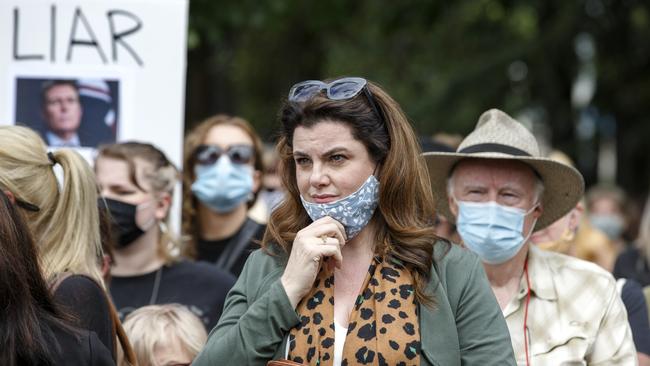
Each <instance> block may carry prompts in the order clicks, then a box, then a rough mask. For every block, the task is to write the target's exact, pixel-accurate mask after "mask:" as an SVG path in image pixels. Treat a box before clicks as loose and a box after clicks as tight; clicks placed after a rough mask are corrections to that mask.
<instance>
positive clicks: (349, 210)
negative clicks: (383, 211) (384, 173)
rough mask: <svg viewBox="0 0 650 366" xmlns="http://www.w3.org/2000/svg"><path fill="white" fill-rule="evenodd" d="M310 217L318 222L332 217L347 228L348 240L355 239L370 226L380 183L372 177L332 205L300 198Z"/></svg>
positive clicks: (377, 199) (331, 203) (377, 201)
mask: <svg viewBox="0 0 650 366" xmlns="http://www.w3.org/2000/svg"><path fill="white" fill-rule="evenodd" d="M300 200H301V201H302V206H303V207H304V208H305V210H306V211H307V214H308V215H309V217H311V219H312V220H314V221H316V220H318V219H320V218H321V217H325V216H330V217H331V218H333V219H334V220H336V221H338V222H340V223H341V224H342V225H343V226H344V227H345V234H346V235H347V237H348V240H350V239H352V238H354V237H355V236H356V235H357V234H359V232H360V231H361V230H362V229H363V228H364V227H366V225H368V222H369V221H370V219H371V218H372V215H373V214H374V213H375V209H376V208H377V204H378V203H379V181H378V180H377V178H375V176H374V175H371V176H369V177H368V179H366V181H365V182H364V183H363V184H362V185H361V187H359V189H357V190H356V192H354V193H352V194H351V195H349V196H347V197H345V198H341V199H340V200H337V201H334V202H330V203H313V202H307V201H305V199H304V198H302V196H301V197H300Z"/></svg>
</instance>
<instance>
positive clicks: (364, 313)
mask: <svg viewBox="0 0 650 366" xmlns="http://www.w3.org/2000/svg"><path fill="white" fill-rule="evenodd" d="M328 267H329V266H325V265H324V266H322V267H321V269H320V271H319V273H318V276H317V278H316V281H315V282H314V286H313V288H312V290H311V291H310V292H309V293H308V294H307V295H306V296H305V297H304V298H303V300H302V302H301V303H300V304H299V305H298V308H297V309H296V311H297V312H298V314H299V315H300V320H301V322H300V324H299V325H298V326H297V327H295V328H293V329H292V330H291V331H290V333H289V360H292V361H295V362H298V363H302V364H306V365H318V366H330V365H333V362H334V273H333V272H332V271H329V270H328V269H327V268H328ZM413 283H414V282H413V276H412V274H411V272H410V270H408V269H407V268H405V266H404V265H403V264H402V263H401V262H399V261H397V260H395V259H391V260H388V261H384V260H383V258H382V257H379V256H376V257H375V258H374V259H373V262H372V263H371V264H370V267H369V268H368V274H367V275H366V278H365V280H364V283H363V286H362V287H361V288H362V290H361V293H360V294H359V296H358V298H357V301H356V303H355V305H354V308H353V310H352V313H351V314H350V323H349V324H348V332H347V337H346V339H345V344H344V346H343V357H342V361H341V365H342V366H345V365H399V366H407V365H419V364H420V328H419V322H418V311H417V309H418V307H417V304H416V301H415V294H414V287H413Z"/></svg>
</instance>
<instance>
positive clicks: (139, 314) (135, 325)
mask: <svg viewBox="0 0 650 366" xmlns="http://www.w3.org/2000/svg"><path fill="white" fill-rule="evenodd" d="M124 330H125V331H126V333H127V335H128V337H129V340H130V341H131V344H132V345H133V350H134V351H135V353H136V356H137V359H138V364H139V365H140V366H167V365H189V364H190V363H192V360H193V359H194V357H196V355H197V354H198V353H199V351H200V350H201V348H202V347H203V345H204V344H205V341H206V339H207V337H208V335H207V333H206V331H205V328H204V327H203V323H201V321H200V320H199V318H197V317H196V315H194V314H192V312H190V311H189V310H188V309H187V308H186V307H184V306H182V305H179V304H166V305H149V306H145V307H142V308H140V309H138V310H136V311H134V312H133V313H131V314H130V315H129V316H128V317H126V320H125V321H124Z"/></svg>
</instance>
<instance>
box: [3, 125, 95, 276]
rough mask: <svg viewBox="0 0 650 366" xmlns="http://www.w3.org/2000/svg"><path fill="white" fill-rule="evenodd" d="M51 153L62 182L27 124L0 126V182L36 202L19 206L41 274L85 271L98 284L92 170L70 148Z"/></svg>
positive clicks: (37, 137)
mask: <svg viewBox="0 0 650 366" xmlns="http://www.w3.org/2000/svg"><path fill="white" fill-rule="evenodd" d="M51 156H52V158H53V159H54V161H55V162H56V165H58V166H60V167H61V169H62V170H63V177H62V184H61V187H59V183H58V182H57V178H56V176H55V174H54V166H53V165H54V163H53V161H52V160H51V159H50V158H49V157H48V152H47V149H46V146H45V143H44V142H43V140H42V139H41V138H40V137H39V136H38V134H37V133H36V132H34V131H32V130H30V129H29V128H26V127H20V126H0V172H1V173H0V188H2V189H6V190H8V191H10V192H11V193H13V195H14V196H15V197H16V199H19V200H22V201H25V202H28V203H30V204H32V205H35V206H36V207H38V211H28V210H23V211H24V214H25V216H26V218H27V223H28V225H29V228H30V230H31V232H32V235H33V236H34V239H35V242H36V246H37V248H38V251H39V254H40V257H41V263H42V267H43V273H44V275H45V278H46V280H48V281H50V282H52V281H54V280H55V278H56V276H57V275H58V274H60V273H63V272H70V273H73V274H85V275H88V276H90V277H91V278H93V279H94V280H95V281H97V283H99V284H101V285H102V286H103V285H104V281H103V279H102V275H101V272H100V267H99V261H100V259H101V257H102V247H101V240H100V234H99V214H98V209H97V185H96V183H95V177H94V174H93V171H92V169H91V168H90V166H89V165H88V163H87V162H86V161H85V160H84V159H83V158H82V157H81V156H80V155H79V154H77V153H76V152H74V151H73V150H69V149H60V150H57V151H55V152H52V153H51Z"/></svg>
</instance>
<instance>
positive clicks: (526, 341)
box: [524, 258, 530, 366]
mask: <svg viewBox="0 0 650 366" xmlns="http://www.w3.org/2000/svg"><path fill="white" fill-rule="evenodd" d="M524 274H525V275H526V287H527V288H528V291H526V307H525V308H524V349H525V350H526V365H528V366H530V362H529V358H528V333H527V331H526V330H527V324H526V323H527V322H528V304H529V303H530V278H528V258H526V262H525V263H524Z"/></svg>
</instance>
